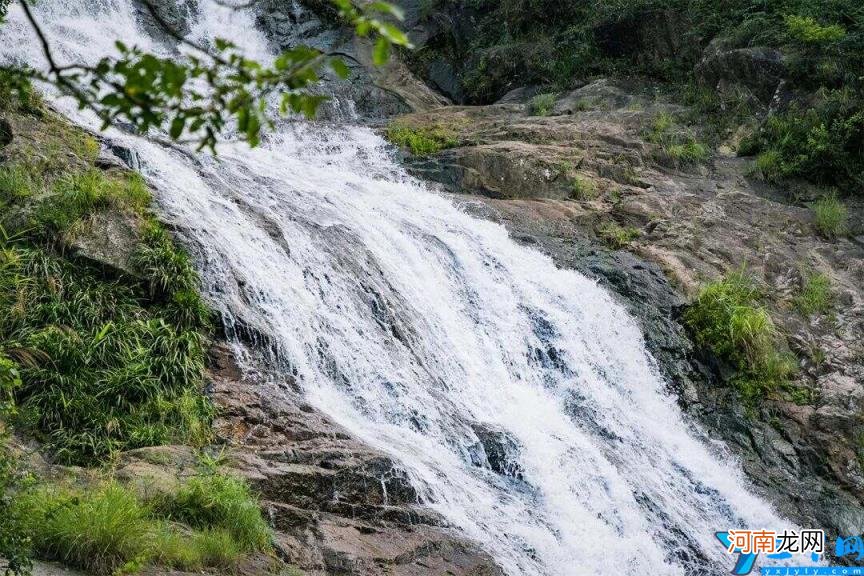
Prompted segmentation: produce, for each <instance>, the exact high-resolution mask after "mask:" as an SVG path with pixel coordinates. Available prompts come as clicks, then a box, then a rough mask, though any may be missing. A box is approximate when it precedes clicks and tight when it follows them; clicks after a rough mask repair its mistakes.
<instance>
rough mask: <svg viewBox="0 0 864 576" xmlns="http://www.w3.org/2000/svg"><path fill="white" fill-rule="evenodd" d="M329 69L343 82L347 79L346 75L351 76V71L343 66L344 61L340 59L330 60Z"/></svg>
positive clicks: (345, 65) (346, 66)
mask: <svg viewBox="0 0 864 576" xmlns="http://www.w3.org/2000/svg"><path fill="white" fill-rule="evenodd" d="M330 68H332V69H333V71H334V72H335V73H336V75H337V76H339V78H341V79H343V80H345V79H346V78H348V75H349V74H351V70H349V69H348V65H347V64H345V61H344V60H342V59H341V58H331V59H330Z"/></svg>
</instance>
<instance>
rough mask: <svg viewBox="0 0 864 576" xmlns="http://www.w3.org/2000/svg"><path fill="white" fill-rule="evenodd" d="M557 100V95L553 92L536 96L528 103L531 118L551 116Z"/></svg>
mask: <svg viewBox="0 0 864 576" xmlns="http://www.w3.org/2000/svg"><path fill="white" fill-rule="evenodd" d="M557 98H558V96H557V94H554V93H552V92H549V93H546V94H538V95H536V96H534V97H533V98H532V99H531V101H530V102H529V103H528V113H529V114H530V115H531V116H549V115H550V114H551V113H552V108H553V107H554V106H555V101H556V99H557Z"/></svg>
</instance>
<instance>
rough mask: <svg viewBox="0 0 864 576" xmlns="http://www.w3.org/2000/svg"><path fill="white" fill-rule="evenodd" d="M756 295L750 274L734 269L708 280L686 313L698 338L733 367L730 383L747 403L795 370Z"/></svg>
mask: <svg viewBox="0 0 864 576" xmlns="http://www.w3.org/2000/svg"><path fill="white" fill-rule="evenodd" d="M760 297H761V294H760V292H759V290H758V288H757V287H756V284H755V283H754V281H753V279H752V278H750V277H749V276H747V275H746V274H745V273H744V272H733V273H730V274H728V275H726V276H725V277H724V278H722V279H720V280H718V281H716V282H711V283H710V284H708V285H706V286H705V287H704V288H703V289H702V291H701V292H700V293H699V296H698V297H697V299H696V301H695V302H694V303H693V304H692V305H691V306H690V308H689V309H688V310H687V312H686V314H685V316H684V319H685V322H686V323H687V325H688V326H689V327H690V329H691V330H692V331H693V333H694V336H695V339H696V341H697V343H699V344H700V345H702V346H705V347H707V348H709V349H711V350H712V351H713V352H714V354H716V355H717V356H718V357H720V358H722V359H724V360H726V361H727V362H729V363H730V364H732V365H733V366H734V367H735V368H736V369H737V371H738V374H737V375H736V377H735V379H734V383H735V385H736V386H737V388H738V390H739V392H741V394H742V396H743V397H744V398H745V400H747V401H748V402H751V403H752V402H756V401H757V400H758V399H759V398H761V397H763V396H764V395H765V394H766V393H768V392H770V391H772V390H775V389H776V388H777V387H778V386H781V385H783V384H784V383H785V382H786V381H787V380H788V378H789V377H790V375H791V374H792V373H793V372H794V370H795V364H794V361H793V359H792V358H791V357H790V356H789V355H788V354H787V353H784V352H783V351H782V350H781V346H780V340H781V338H780V335H779V333H778V331H777V329H776V327H775V326H774V323H773V322H772V321H771V317H770V316H769V314H768V311H767V310H766V309H765V308H764V307H762V306H761V305H760V303H759V301H760Z"/></svg>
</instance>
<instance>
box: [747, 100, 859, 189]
mask: <svg viewBox="0 0 864 576" xmlns="http://www.w3.org/2000/svg"><path fill="white" fill-rule="evenodd" d="M817 96H818V98H817V100H816V102H815V104H814V105H813V106H811V107H810V108H807V109H801V108H799V107H794V106H793V107H792V108H791V109H789V110H787V111H786V112H784V113H780V114H773V115H771V116H769V117H768V119H767V120H766V121H765V123H764V124H763V126H762V129H761V131H760V132H759V134H758V135H757V136H755V137H754V138H753V140H752V142H750V146H749V147H748V148H749V150H747V151H748V152H751V153H759V154H760V155H759V157H758V158H757V168H758V169H759V172H760V173H762V175H763V177H765V178H766V179H768V180H781V179H784V178H793V177H795V178H805V179H807V180H810V181H813V182H817V183H820V184H826V185H840V186H847V187H850V188H852V189H859V188H860V187H861V185H862V183H864V154H862V146H864V111H862V108H861V105H862V101H861V100H860V96H856V95H854V94H852V93H851V92H850V91H849V90H829V91H824V90H823V91H821V92H820V93H819V94H818V95H817Z"/></svg>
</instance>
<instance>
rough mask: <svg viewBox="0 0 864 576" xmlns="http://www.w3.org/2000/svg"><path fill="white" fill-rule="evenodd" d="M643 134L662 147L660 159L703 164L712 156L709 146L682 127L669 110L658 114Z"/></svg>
mask: <svg viewBox="0 0 864 576" xmlns="http://www.w3.org/2000/svg"><path fill="white" fill-rule="evenodd" d="M643 136H644V138H645V140H647V141H648V142H651V143H652V144H656V145H657V146H658V147H659V148H660V150H659V152H658V154H657V156H658V157H659V159H660V160H667V161H669V162H671V163H673V164H675V165H685V164H703V163H705V162H707V161H708V159H709V158H710V156H711V153H710V150H709V149H708V147H707V146H706V145H705V144H702V143H701V142H699V141H697V140H696V139H695V138H694V137H693V135H692V134H690V133H689V132H687V131H685V130H683V129H682V128H680V127H679V126H678V125H677V123H676V121H675V118H674V117H673V116H672V115H671V114H669V113H667V112H661V113H660V114H658V115H657V116H656V117H655V118H654V120H653V122H652V123H651V125H650V126H649V127H648V128H647V129H645V130H644V131H643Z"/></svg>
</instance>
